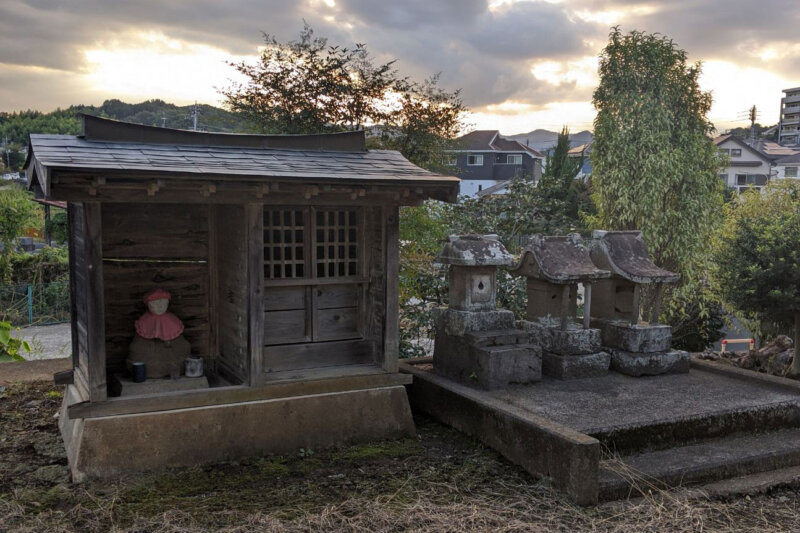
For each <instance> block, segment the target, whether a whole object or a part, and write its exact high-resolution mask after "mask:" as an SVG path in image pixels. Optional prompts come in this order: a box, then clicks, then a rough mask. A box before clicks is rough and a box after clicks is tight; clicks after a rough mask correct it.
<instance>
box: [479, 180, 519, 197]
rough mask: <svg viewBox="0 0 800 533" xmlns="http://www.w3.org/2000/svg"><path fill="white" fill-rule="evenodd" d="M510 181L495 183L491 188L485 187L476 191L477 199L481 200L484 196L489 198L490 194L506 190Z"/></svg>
mask: <svg viewBox="0 0 800 533" xmlns="http://www.w3.org/2000/svg"><path fill="white" fill-rule="evenodd" d="M510 183H511V180H506V181H501V182H499V183H495V184H494V185H492V186H491V187H486V188H485V189H482V190H480V191H478V193H477V196H478V198H483V197H484V196H491V195H492V194H496V193H499V192H500V191H502V190H504V189H507V188H508V186H509V184H510Z"/></svg>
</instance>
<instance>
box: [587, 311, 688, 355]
mask: <svg viewBox="0 0 800 533" xmlns="http://www.w3.org/2000/svg"><path fill="white" fill-rule="evenodd" d="M591 325H592V327H593V328H597V329H599V330H600V334H601V337H602V342H603V346H608V347H610V348H616V349H619V350H625V351H626V352H638V353H650V352H664V351H667V350H669V349H671V347H672V328H671V327H670V326H665V325H663V324H659V325H644V326H643V325H640V324H631V323H630V322H629V321H627V320H606V319H602V318H593V319H592V322H591Z"/></svg>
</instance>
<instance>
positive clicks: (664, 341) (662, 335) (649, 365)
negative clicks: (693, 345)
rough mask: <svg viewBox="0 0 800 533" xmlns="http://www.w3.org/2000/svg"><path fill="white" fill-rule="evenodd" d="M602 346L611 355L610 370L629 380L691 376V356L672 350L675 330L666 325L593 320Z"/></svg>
mask: <svg viewBox="0 0 800 533" xmlns="http://www.w3.org/2000/svg"><path fill="white" fill-rule="evenodd" d="M592 326H593V327H596V328H598V329H599V330H600V332H601V336H602V339H603V346H604V347H606V348H607V349H608V351H609V352H610V353H611V368H612V369H614V370H616V371H617V372H620V373H622V374H627V375H629V376H637V377H638V376H656V375H659V374H680V373H686V372H689V354H688V352H684V351H681V350H673V349H672V328H671V327H669V326H665V325H663V324H653V325H642V324H631V323H630V322H628V321H627V320H608V319H597V318H595V319H592Z"/></svg>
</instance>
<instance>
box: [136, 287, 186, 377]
mask: <svg viewBox="0 0 800 533" xmlns="http://www.w3.org/2000/svg"><path fill="white" fill-rule="evenodd" d="M171 299H172V295H170V293H169V292H167V291H165V290H164V289H155V290H153V291H151V292H149V293H147V294H146V295H145V296H144V298H143V301H144V303H145V305H146V306H147V311H146V312H145V313H144V314H143V315H142V316H141V317H139V319H138V320H137V321H136V324H135V326H136V335H135V337H134V339H133V342H131V345H130V349H129V352H128V362H129V363H136V362H141V363H145V365H147V378H148V379H149V378H165V377H173V378H176V377H178V376H180V374H181V368H182V366H183V362H184V360H185V359H186V357H187V356H188V355H189V352H190V351H191V348H190V346H189V342H188V341H187V340H186V339H185V338H184V337H183V329H184V327H183V322H181V319H180V318H178V317H177V316H175V315H174V314H173V313H170V312H169V311H168V310H167V309H168V308H169V302H170V300H171Z"/></svg>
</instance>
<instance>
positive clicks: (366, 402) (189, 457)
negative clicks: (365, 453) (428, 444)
mask: <svg viewBox="0 0 800 533" xmlns="http://www.w3.org/2000/svg"><path fill="white" fill-rule="evenodd" d="M78 401H79V398H78V395H77V394H76V392H75V387H74V386H72V385H70V386H69V387H68V388H67V393H66V394H65V395H64V402H63V405H62V409H61V416H60V418H59V427H60V429H61V435H62V436H63V438H64V444H65V446H66V449H67V458H68V460H69V464H70V468H71V470H72V479H73V481H76V482H79V481H82V480H84V479H85V478H87V477H99V478H105V477H115V476H119V475H122V474H125V473H128V472H138V471H146V470H153V469H158V468H164V467H172V466H192V465H198V464H202V463H207V462H213V461H227V460H232V459H236V458H239V457H247V456H262V455H266V454H286V453H296V452H297V450H299V449H300V448H307V449H309V448H310V449H318V448H326V447H331V446H338V445H343V444H354V443H361V442H369V441H376V440H382V439H396V438H402V437H408V436H413V435H414V422H413V420H412V418H411V409H410V408H409V404H408V398H407V396H406V389H405V387H403V386H402V385H393V386H388V387H379V388H372V389H357V390H351V391H345V392H335V393H326V394H311V395H305V396H295V397H290V398H279V399H270V400H259V401H248V402H241V403H231V404H224V405H211V406H206V407H194V408H187V409H171V410H166V411H159V412H149V413H140V414H128V415H112V416H100V417H96V418H85V419H84V418H77V419H70V418H69V417H68V413H67V409H66V408H67V406H68V405H71V404H73V403H76V402H78Z"/></svg>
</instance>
